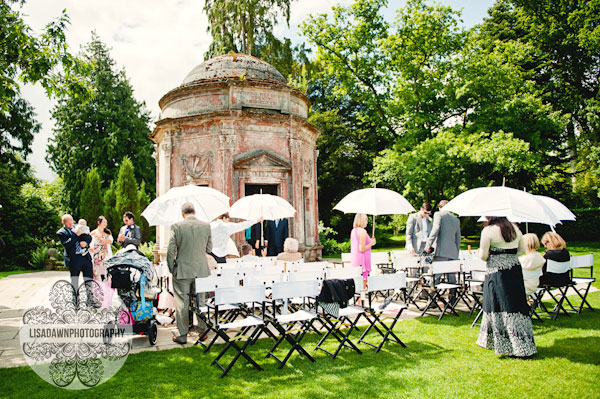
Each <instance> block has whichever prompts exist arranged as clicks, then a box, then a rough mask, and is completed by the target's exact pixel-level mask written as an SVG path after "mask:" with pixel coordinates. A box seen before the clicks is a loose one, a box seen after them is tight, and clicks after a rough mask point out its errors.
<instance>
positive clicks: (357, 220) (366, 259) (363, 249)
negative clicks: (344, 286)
mask: <svg viewBox="0 0 600 399" xmlns="http://www.w3.org/2000/svg"><path fill="white" fill-rule="evenodd" d="M368 222H369V219H368V218H367V215H365V214H364V213H357V214H356V216H355V217H354V228H353V229H352V232H351V233H350V264H351V265H352V266H356V267H361V268H362V275H363V288H366V286H367V278H368V277H369V273H370V272H371V247H373V246H374V245H375V242H376V241H375V237H373V238H370V237H369V234H368V233H367V230H365V227H367V223H368Z"/></svg>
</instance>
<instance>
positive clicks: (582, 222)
mask: <svg viewBox="0 0 600 399" xmlns="http://www.w3.org/2000/svg"><path fill="white" fill-rule="evenodd" d="M571 212H573V213H574V214H575V216H576V217H577V220H576V221H575V222H570V221H563V222H562V223H561V224H557V225H556V227H555V230H556V232H557V233H558V234H560V235H561V237H562V238H564V240H565V241H566V242H567V244H568V243H569V241H600V208H585V209H571ZM521 231H523V233H525V226H524V225H522V226H521ZM547 231H550V228H549V227H548V226H546V225H543V224H532V223H530V224H529V232H530V233H536V234H537V235H538V237H540V238H541V237H542V235H543V234H544V233H545V232H547Z"/></svg>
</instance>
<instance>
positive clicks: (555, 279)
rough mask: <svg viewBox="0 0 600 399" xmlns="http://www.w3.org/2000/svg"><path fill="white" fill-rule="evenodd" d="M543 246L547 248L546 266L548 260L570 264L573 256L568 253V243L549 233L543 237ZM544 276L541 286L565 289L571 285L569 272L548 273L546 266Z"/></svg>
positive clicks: (555, 234)
mask: <svg viewBox="0 0 600 399" xmlns="http://www.w3.org/2000/svg"><path fill="white" fill-rule="evenodd" d="M542 244H543V245H544V246H545V247H546V253H545V254H544V258H545V259H546V264H547V263H548V260H553V261H555V262H568V261H569V260H571V254H569V251H567V249H566V248H567V243H566V242H565V240H563V238H562V237H561V236H560V235H558V234H557V233H555V232H553V231H548V232H546V233H545V234H544V235H543V236H542ZM542 271H543V272H544V274H543V275H542V277H540V285H541V286H542V285H545V286H550V287H564V286H566V285H569V284H571V277H570V276H569V271H566V272H564V273H552V272H548V271H546V265H544V267H543V268H542Z"/></svg>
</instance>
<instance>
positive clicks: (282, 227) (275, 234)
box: [265, 219, 290, 256]
mask: <svg viewBox="0 0 600 399" xmlns="http://www.w3.org/2000/svg"><path fill="white" fill-rule="evenodd" d="M289 234H290V232H289V227H288V221H287V219H280V220H279V223H278V225H277V227H275V222H274V221H273V220H269V221H268V222H267V227H266V228H265V240H268V241H269V243H268V244H267V256H277V255H279V254H280V253H282V252H283V242H284V241H285V239H286V238H288V236H289Z"/></svg>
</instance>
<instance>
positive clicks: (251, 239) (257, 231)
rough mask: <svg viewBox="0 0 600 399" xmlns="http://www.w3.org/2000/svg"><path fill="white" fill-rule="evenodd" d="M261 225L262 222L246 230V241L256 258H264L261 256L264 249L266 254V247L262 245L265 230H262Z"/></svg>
mask: <svg viewBox="0 0 600 399" xmlns="http://www.w3.org/2000/svg"><path fill="white" fill-rule="evenodd" d="M263 224H264V223H263V222H260V223H256V224H253V225H252V226H251V227H249V228H248V229H247V230H246V240H247V241H248V244H250V246H251V247H252V249H254V250H255V254H256V256H265V255H263V249H265V251H264V252H265V254H266V247H265V244H264V241H265V239H264V232H265V228H264V226H263ZM261 239H262V242H261Z"/></svg>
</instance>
